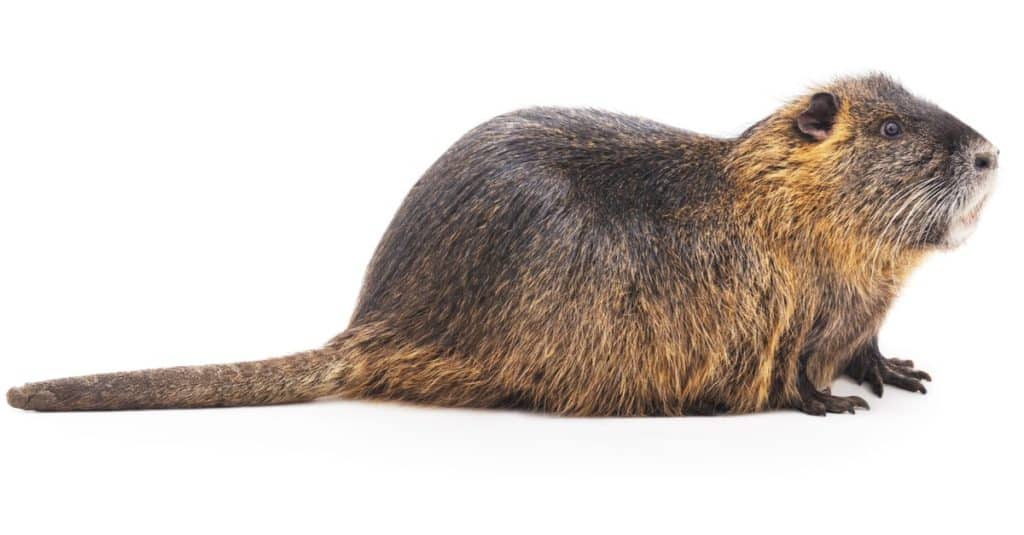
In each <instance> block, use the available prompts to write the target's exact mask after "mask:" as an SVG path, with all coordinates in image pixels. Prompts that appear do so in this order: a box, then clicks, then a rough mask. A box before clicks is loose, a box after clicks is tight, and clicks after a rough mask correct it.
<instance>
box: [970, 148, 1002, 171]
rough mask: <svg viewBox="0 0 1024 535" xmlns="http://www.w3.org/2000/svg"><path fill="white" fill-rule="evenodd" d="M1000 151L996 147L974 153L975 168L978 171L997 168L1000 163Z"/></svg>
mask: <svg viewBox="0 0 1024 535" xmlns="http://www.w3.org/2000/svg"><path fill="white" fill-rule="evenodd" d="M998 159H999V151H998V150H995V149H989V150H983V151H980V152H977V153H975V154H974V168H975V169H977V170H978V171H988V170H990V169H995V168H996V165H997V164H998Z"/></svg>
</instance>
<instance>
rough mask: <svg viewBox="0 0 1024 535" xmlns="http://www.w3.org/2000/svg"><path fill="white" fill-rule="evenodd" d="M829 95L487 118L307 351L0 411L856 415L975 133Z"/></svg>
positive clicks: (942, 118)
mask: <svg viewBox="0 0 1024 535" xmlns="http://www.w3.org/2000/svg"><path fill="white" fill-rule="evenodd" d="M822 92H826V93H827V94H829V95H831V97H829V99H830V100H827V101H823V102H824V104H822V105H823V106H824V109H825V112H820V111H819V112H815V113H817V114H820V113H825V115H824V116H823V120H824V121H825V122H824V123H821V124H822V125H824V126H820V125H819V126H815V125H816V124H818V123H814V122H813V121H811V122H809V123H808V122H799V121H798V118H801V117H803V118H804V119H807V114H808V113H810V110H811V108H809V102H811V103H812V104H813V101H811V100H809V99H810V98H811V97H810V96H808V97H804V98H800V99H796V100H794V101H793V102H791V103H790V104H788V105H786V106H785V107H783V108H782V109H781V110H779V111H778V112H776V113H775V114H773V115H772V116H770V117H768V118H767V119H765V120H764V121H761V122H760V123H758V124H756V125H754V126H753V127H751V129H749V130H748V131H747V132H745V133H744V134H743V135H741V136H740V137H738V138H736V139H715V138H711V137H706V136H700V135H697V134H693V133H690V132H686V131H682V130H677V129H674V128H671V127H667V126H664V125H660V124H658V123H653V122H650V121H646V120H643V119H637V118H632V117H625V116H619V115H613V114H607V113H602V112H591V111H585V110H579V111H574V110H557V109H544V108H541V109H534V110H524V111H522V112H517V113H513V114H509V115H505V116H501V117H498V118H495V119H493V120H491V121H489V122H487V123H485V124H484V125H481V126H479V127H477V128H476V129H474V130H473V131H471V132H470V133H468V134H467V135H466V136H465V137H464V138H463V139H462V140H460V141H459V142H457V143H456V144H455V145H454V146H453V147H452V148H451V149H450V150H449V151H448V152H447V153H446V154H445V155H444V156H442V157H441V159H440V160H439V161H438V162H437V163H436V164H435V165H434V166H433V167H432V168H431V169H430V170H429V171H428V172H427V173H426V175H425V176H424V177H423V178H422V179H421V180H420V182H419V183H417V185H416V186H415V187H414V188H413V190H412V192H410V194H409V196H408V197H407V199H406V201H405V203H404V204H403V206H402V208H401V209H400V210H399V212H398V214H397V215H396V217H395V220H394V222H393V223H392V225H391V227H390V228H389V229H388V231H387V233H386V234H385V236H384V238H383V240H382V242H381V244H380V246H379V247H378V250H377V253H376V255H375V257H374V260H373V262H372V264H371V265H370V267H369V269H368V272H367V278H366V281H365V284H364V287H363V292H362V295H361V296H360V301H359V305H358V306H357V309H356V312H355V314H354V316H353V319H352V322H351V325H350V326H349V328H348V329H347V330H345V331H344V332H343V333H341V334H340V335H338V336H337V337H335V338H334V339H333V340H332V341H331V342H329V343H328V344H327V345H326V346H325V347H324V348H323V349H321V350H318V351H313V352H308V353H302V354H299V355H296V356H293V357H287V358H283V359H276V360H268V361H260V362H254V363H243V364H237V365H221V366H210V367H194V368H171V369H167V370H155V371H154V370H151V371H143V372H130V373H122V374H108V375H100V376H90V377H85V378H74V379H61V380H57V381H48V382H43V383H33V384H29V385H26V386H24V387H21V388H16V389H12V390H11V391H10V392H9V393H8V402H9V403H10V404H11V405H13V406H15V407H20V408H26V409H35V410H89V409H144V408H165V407H202V406H229V405H259V404H270V403H284V402H297V401H308V400H311V399H315V398H318V397H325V396H340V397H343V398H360V399H389V400H405V401H412V402H417V403H427V404H435V405H446V406H465V407H516V408H525V409H529V410H537V411H546V412H553V413H559V414H571V415H623V416H640V415H682V414H710V413H718V412H733V413H744V412H753V411H762V410H766V409H772V408H798V409H802V410H805V411H807V412H811V413H823V412H825V411H839V410H850V411H852V410H853V408H854V407H857V406H866V404H864V403H863V401H862V400H859V398H836V397H833V396H831V395H830V394H828V392H827V388H828V385H829V384H830V383H831V382H832V381H833V380H834V379H835V378H836V377H837V376H838V375H840V374H841V373H843V372H844V371H847V372H848V373H852V371H851V370H855V371H856V373H857V375H859V377H858V379H860V380H863V379H865V378H867V380H870V381H872V384H873V385H875V384H876V381H877V388H876V391H877V392H879V393H880V392H881V384H882V382H885V383H888V384H897V385H899V386H902V387H904V388H912V389H918V386H920V383H919V382H918V381H917V379H921V378H927V374H924V373H923V372H919V371H916V370H913V369H912V368H911V367H910V366H909V365H907V366H905V365H903V364H901V362H902V361H893V360H890V359H884V358H883V357H881V355H880V354H878V352H877V343H876V338H875V337H876V334H877V332H878V329H879V326H880V324H881V322H882V320H883V318H884V316H885V312H886V310H887V309H888V307H889V305H890V304H891V302H892V300H893V299H894V298H895V297H896V294H897V292H898V289H899V287H900V285H901V284H902V282H903V281H904V279H905V278H906V276H907V274H908V273H909V272H910V270H911V269H912V268H913V267H914V266H915V265H916V264H917V263H918V262H920V260H921V259H922V257H923V256H924V254H925V253H926V252H927V251H929V250H931V249H934V248H936V247H938V246H941V245H942V243H943V239H944V238H943V236H945V235H946V233H948V229H946V228H945V227H944V226H943V225H945V224H946V219H943V218H944V217H946V215H948V214H955V213H956V211H957V210H958V209H960V207H961V206H963V205H964V204H965V203H966V202H967V200H965V199H967V196H968V193H969V191H973V190H972V189H971V188H974V186H973V185H972V184H973V182H971V181H974V182H977V181H979V180H981V179H979V178H964V177H965V176H968V171H965V170H964V165H966V164H964V163H963V162H964V161H966V159H967V158H969V156H970V155H966V156H965V154H966V153H967V152H968V151H975V150H978V147H979V146H984V147H989V146H988V145H987V142H985V141H984V139H983V138H981V137H980V136H979V135H977V133H975V132H974V131H973V130H970V129H969V128H967V127H966V126H964V125H962V123H959V121H956V120H955V119H954V118H952V116H949V115H948V114H946V113H945V112H942V111H941V110H939V109H938V108H935V107H934V106H931V105H930V104H927V103H924V102H923V101H919V100H917V99H915V98H913V97H912V96H910V95H909V94H908V93H906V92H905V91H903V90H902V88H900V87H899V86H898V85H897V84H895V83H894V82H892V81H891V80H889V79H888V78H885V77H882V76H869V77H863V78H852V79H844V80H839V81H837V82H835V83H833V84H831V85H829V86H826V87H824V88H821V89H819V91H818V92H817V93H818V94H822ZM830 103H835V105H836V109H834V110H832V109H829V106H830V105H831V104H830ZM812 107H813V106H812ZM890 116H895V117H900V118H902V120H904V121H905V122H906V125H907V127H906V128H907V130H908V132H907V135H906V136H905V137H904V138H903V139H901V140H897V141H892V142H891V143H890V142H889V140H884V139H881V138H880V137H878V136H877V135H876V134H877V131H878V126H877V125H878V122H879V121H882V120H884V119H885V118H886V117H890ZM811 119H822V117H818V116H817V115H816V116H815V117H812V118H811ZM801 121H802V119H801ZM808 125H811V126H810V127H814V128H819V127H820V129H819V130H815V131H813V132H811V134H812V135H807V132H802V131H801V129H806V128H809V127H808ZM993 163H994V161H993ZM971 172H972V173H973V171H971ZM985 176H987V175H985ZM936 177H938V178H936ZM944 177H946V178H944ZM970 177H974V175H973V174H972V175H970ZM947 178H948V180H947ZM940 179H941V180H940ZM954 179H955V180H954ZM943 180H946V181H947V182H948V184H946V183H945V182H942V181H943ZM940 183H941V187H940V186H934V184H940ZM926 186H927V187H928V189H927V191H925V190H924V189H923V188H925V187H926ZM913 188H921V190H920V191H918V190H916V189H913ZM939 190H941V191H939ZM918 197H920V198H921V199H926V200H927V202H926V201H925V200H921V201H920V202H918V201H917V198H918ZM911 201H914V202H915V203H916V204H913V205H912V206H911V207H910V208H909V209H908V208H907V203H910V202H911ZM940 208H941V210H940ZM894 229H895V230H894ZM897 231H898V232H897ZM919 390H921V391H923V387H920V388H919Z"/></svg>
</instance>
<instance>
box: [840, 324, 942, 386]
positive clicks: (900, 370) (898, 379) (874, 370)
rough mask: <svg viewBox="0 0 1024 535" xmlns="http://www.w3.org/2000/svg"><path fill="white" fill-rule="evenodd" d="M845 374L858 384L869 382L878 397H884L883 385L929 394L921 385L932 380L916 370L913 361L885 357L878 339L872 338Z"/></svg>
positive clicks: (848, 366) (851, 362)
mask: <svg viewBox="0 0 1024 535" xmlns="http://www.w3.org/2000/svg"><path fill="white" fill-rule="evenodd" d="M844 373H845V374H846V375H848V376H850V377H851V378H852V379H853V380H854V381H857V384H863V383H864V381H867V382H868V384H870V385H871V390H872V391H873V392H874V393H875V395H876V396H878V397H882V391H883V389H884V386H883V385H892V386H895V387H899V388H902V389H904V390H909V391H911V392H920V393H922V394H924V393H927V392H928V389H926V388H925V387H924V385H923V384H921V381H922V380H923V381H931V380H932V377H931V376H930V375H928V373H927V372H924V371H921V370H915V369H914V362H913V361H911V360H900V359H889V358H885V357H883V356H882V353H881V352H880V351H879V350H878V339H877V338H872V339H871V342H869V343H868V344H867V345H866V346H864V347H863V348H862V349H860V350H859V351H857V353H856V354H855V355H854V356H853V360H851V361H850V364H848V365H847V366H846V370H845V371H844Z"/></svg>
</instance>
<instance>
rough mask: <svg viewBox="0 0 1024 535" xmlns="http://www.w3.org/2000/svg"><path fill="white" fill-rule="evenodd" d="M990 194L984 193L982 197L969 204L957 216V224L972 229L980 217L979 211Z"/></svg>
mask: <svg viewBox="0 0 1024 535" xmlns="http://www.w3.org/2000/svg"><path fill="white" fill-rule="evenodd" d="M990 194H991V192H987V191H986V192H985V193H984V194H983V195H979V196H978V198H977V199H975V200H974V201H972V202H971V204H970V205H968V206H967V207H966V208H965V209H964V210H963V211H961V212H960V215H958V216H957V223H959V224H960V225H961V226H964V227H973V226H974V224H975V223H977V222H978V216H979V215H981V209H982V208H983V207H984V206H985V201H987V200H988V197H989V195H990Z"/></svg>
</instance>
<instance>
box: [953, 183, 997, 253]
mask: <svg viewBox="0 0 1024 535" xmlns="http://www.w3.org/2000/svg"><path fill="white" fill-rule="evenodd" d="M994 183H995V180H994V177H992V176H989V177H987V180H985V182H984V184H983V185H982V187H981V188H980V189H979V191H977V192H976V193H975V194H974V195H973V196H972V198H971V199H970V200H969V201H968V202H966V203H965V204H964V206H963V207H962V208H960V209H959V210H957V211H956V213H955V214H954V215H953V217H952V219H951V224H950V226H949V231H948V233H947V234H946V239H945V243H944V245H945V246H946V247H947V248H953V247H957V246H959V245H960V244H962V243H963V242H964V241H965V240H966V239H967V238H968V237H969V236H970V235H971V234H973V233H974V228H975V226H976V225H977V223H978V217H979V216H980V215H981V210H982V208H984V207H985V203H986V201H988V198H989V196H990V195H991V194H992V189H993V187H994Z"/></svg>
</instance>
